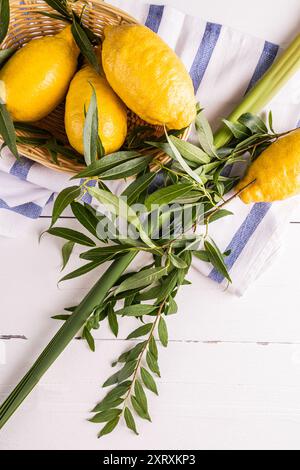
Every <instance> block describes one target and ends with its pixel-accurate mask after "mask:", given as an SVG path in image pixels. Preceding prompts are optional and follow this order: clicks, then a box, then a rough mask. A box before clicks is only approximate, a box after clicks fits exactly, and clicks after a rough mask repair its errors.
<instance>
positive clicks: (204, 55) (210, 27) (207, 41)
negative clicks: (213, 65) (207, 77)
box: [190, 23, 222, 92]
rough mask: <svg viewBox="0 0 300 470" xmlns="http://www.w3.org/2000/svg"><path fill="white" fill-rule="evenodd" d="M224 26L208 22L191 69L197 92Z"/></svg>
mask: <svg viewBox="0 0 300 470" xmlns="http://www.w3.org/2000/svg"><path fill="white" fill-rule="evenodd" d="M221 29H222V26H221V25H220V24H216V23H207V25H206V28H205V32H204V35H203V38H202V41H201V44H200V46H199V49H198V51H197V54H196V57H195V59H194V62H193V65H192V67H191V70H190V75H191V77H192V80H193V84H194V88H195V92H197V91H198V88H199V86H200V84H201V82H202V79H203V77H204V74H205V72H206V70H207V67H208V64H209V62H210V59H211V56H212V54H213V52H214V49H215V47H216V44H217V42H218V39H219V37H220V33H221Z"/></svg>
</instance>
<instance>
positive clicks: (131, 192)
mask: <svg viewBox="0 0 300 470" xmlns="http://www.w3.org/2000/svg"><path fill="white" fill-rule="evenodd" d="M154 177H155V173H146V174H145V175H143V176H140V177H139V178H137V179H136V180H135V181H133V183H131V184H130V185H129V186H128V187H127V188H126V189H125V191H123V193H122V196H123V197H126V198H127V204H128V205H129V206H131V205H132V204H134V203H135V202H137V201H138V198H139V196H140V195H141V194H142V193H143V192H144V191H146V190H147V189H148V187H149V185H150V183H151V181H152V180H153V179H154Z"/></svg>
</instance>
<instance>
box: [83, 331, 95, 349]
mask: <svg viewBox="0 0 300 470" xmlns="http://www.w3.org/2000/svg"><path fill="white" fill-rule="evenodd" d="M82 337H83V338H85V339H86V341H87V344H88V345H89V348H90V350H91V351H93V352H95V340H94V338H93V336H92V335H91V333H90V331H89V330H88V328H87V327H86V326H85V327H84V328H83V332H82Z"/></svg>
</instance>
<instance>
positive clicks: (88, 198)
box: [80, 179, 96, 204]
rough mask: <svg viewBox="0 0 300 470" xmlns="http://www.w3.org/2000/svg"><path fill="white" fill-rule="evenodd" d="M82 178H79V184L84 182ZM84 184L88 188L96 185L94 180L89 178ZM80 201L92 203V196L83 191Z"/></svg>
mask: <svg viewBox="0 0 300 470" xmlns="http://www.w3.org/2000/svg"><path fill="white" fill-rule="evenodd" d="M84 181H85V180H84V179H81V180H80V184H83V183H84ZM86 186H89V187H90V188H93V187H95V186H96V181H93V180H90V181H87V182H86ZM81 200H82V202H85V203H86V204H91V203H92V196H91V195H90V194H88V193H85V194H84V196H82V198H81Z"/></svg>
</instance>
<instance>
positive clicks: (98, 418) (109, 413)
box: [89, 408, 122, 423]
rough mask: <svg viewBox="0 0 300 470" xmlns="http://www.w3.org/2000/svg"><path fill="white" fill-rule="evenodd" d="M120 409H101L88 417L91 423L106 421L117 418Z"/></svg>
mask: <svg viewBox="0 0 300 470" xmlns="http://www.w3.org/2000/svg"><path fill="white" fill-rule="evenodd" d="M121 411H122V410H119V409H117V408H113V409H111V410H106V411H102V412H101V413H97V414H96V415H95V416H93V418H91V419H89V421H90V422H91V423H106V422H107V421H111V420H112V419H115V418H117V417H118V416H120V414H121Z"/></svg>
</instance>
